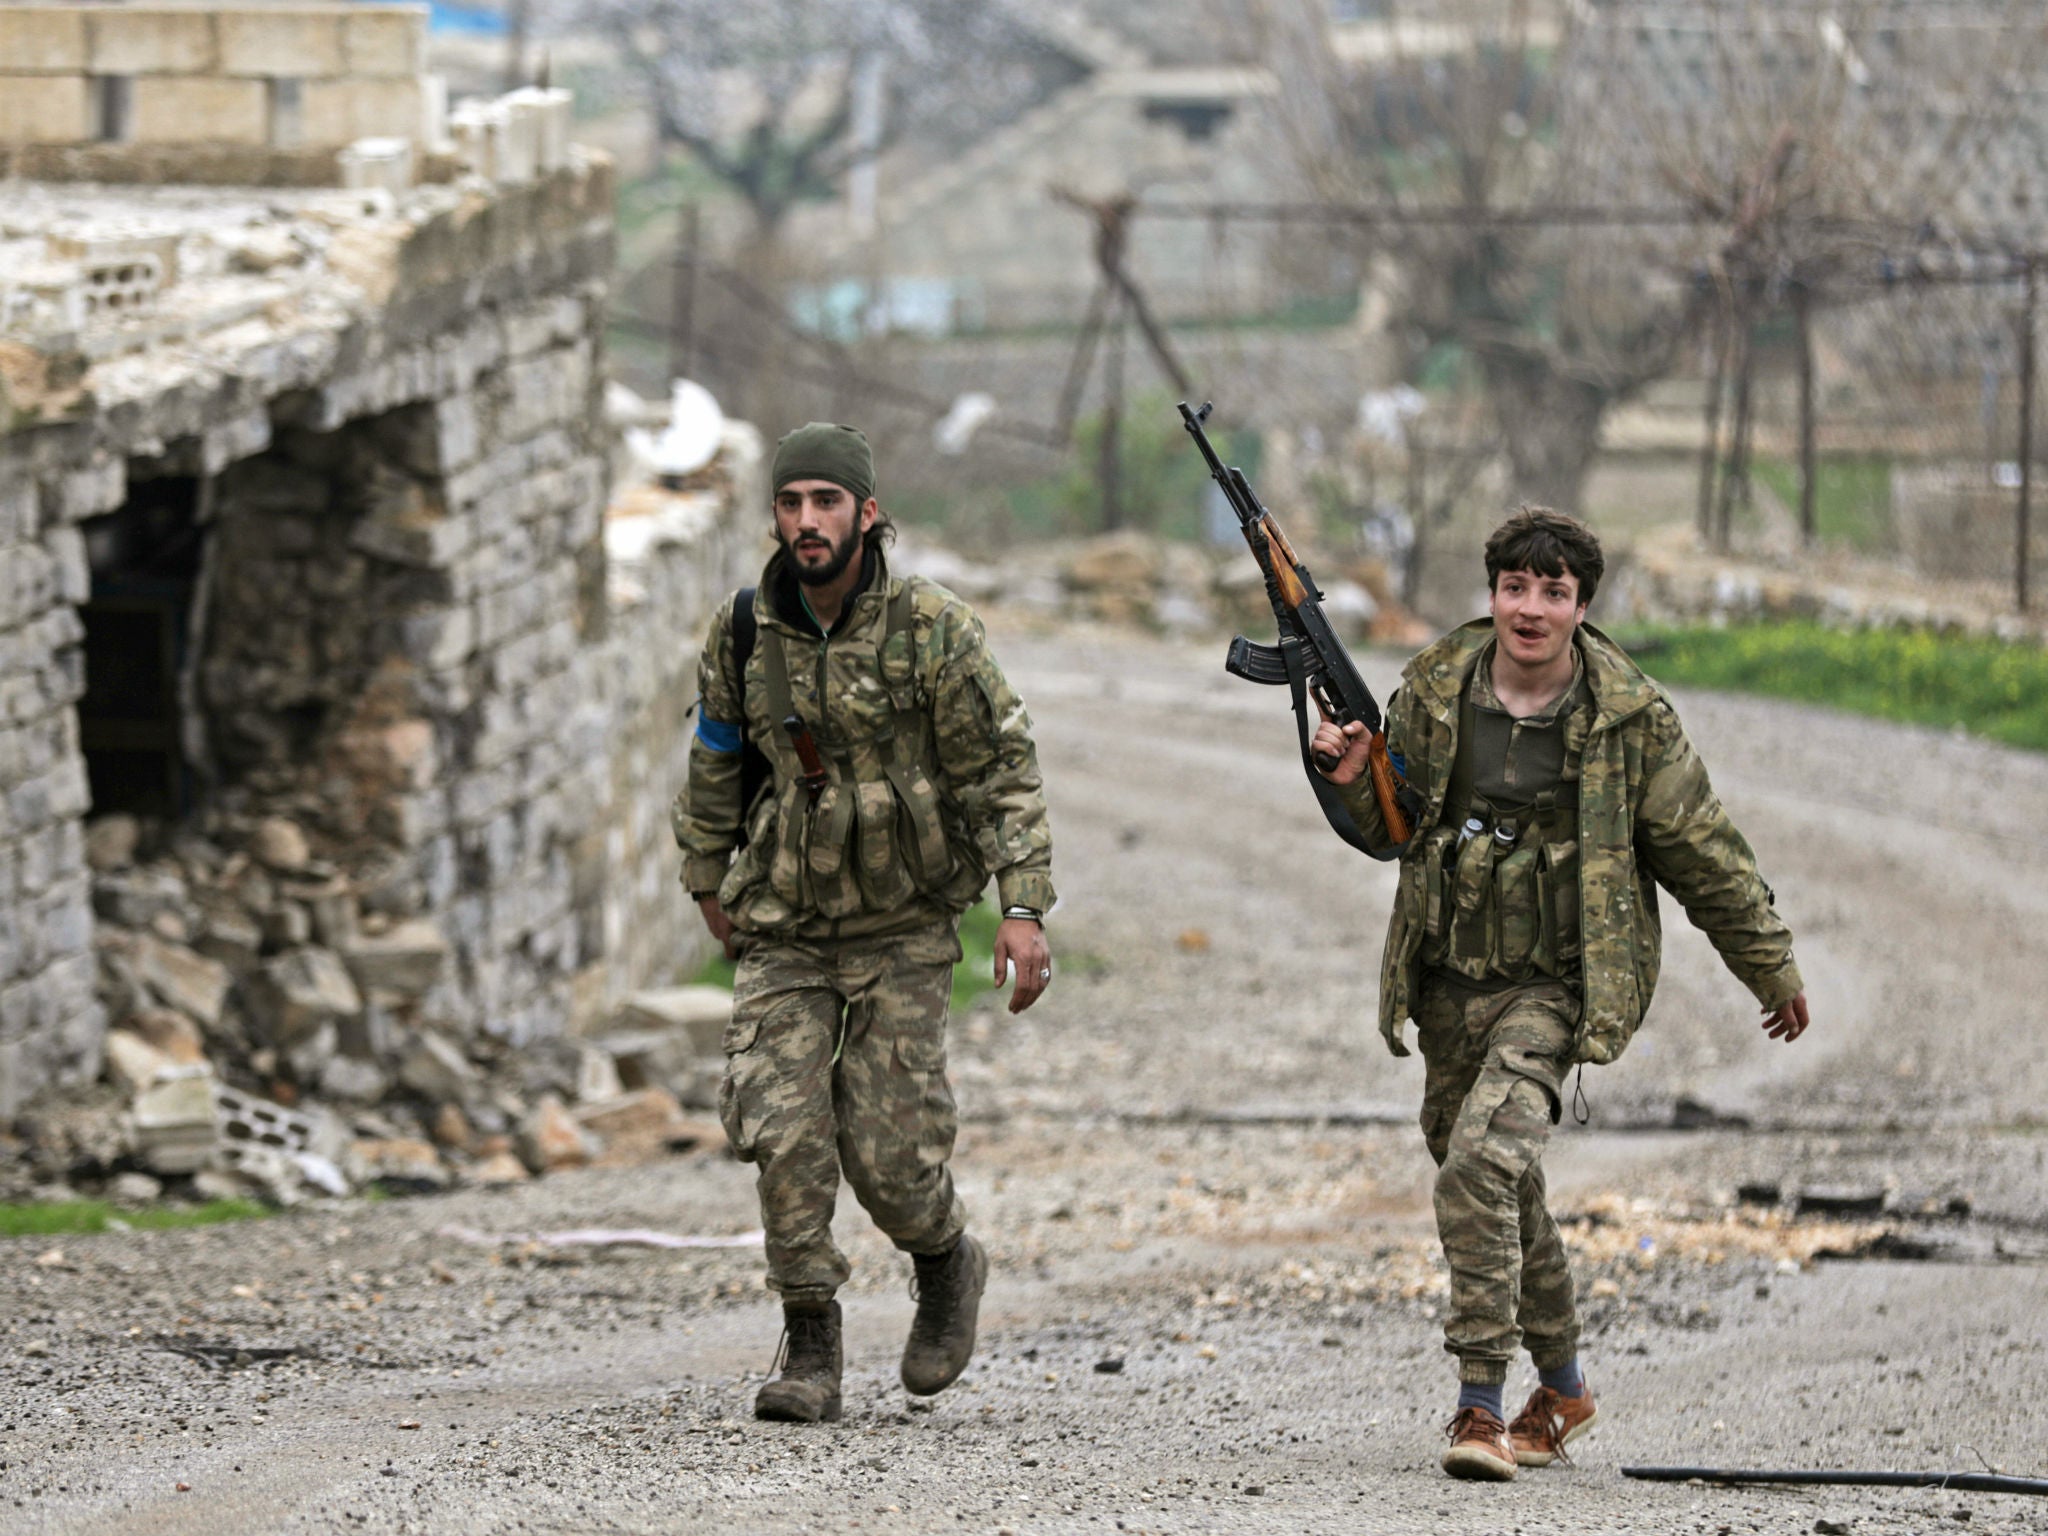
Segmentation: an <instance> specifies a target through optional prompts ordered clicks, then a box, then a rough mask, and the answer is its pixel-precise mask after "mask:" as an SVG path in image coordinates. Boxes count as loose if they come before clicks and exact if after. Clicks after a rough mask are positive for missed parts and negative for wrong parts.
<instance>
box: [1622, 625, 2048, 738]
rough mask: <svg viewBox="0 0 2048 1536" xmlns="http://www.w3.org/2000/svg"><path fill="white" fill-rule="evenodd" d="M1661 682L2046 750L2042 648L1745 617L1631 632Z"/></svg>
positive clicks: (2047, 694)
mask: <svg viewBox="0 0 2048 1536" xmlns="http://www.w3.org/2000/svg"><path fill="white" fill-rule="evenodd" d="M1623 643H1624V644H1625V645H1628V646H1629V648H1630V649H1631V651H1632V652H1633V653H1634V654H1635V655H1636V657H1637V659H1638V660H1640V661H1641V662H1642V665H1643V669H1644V670H1645V671H1647V672H1648V673H1649V674H1650V675H1651V676H1652V677H1655V678H1656V679H1657V680H1658V681H1660V682H1666V683H1679V684H1687V685H1691V686H1694V687H1700V688H1725V689H1730V690H1733V691H1737V692H1743V693H1760V694H1767V695H1770V696H1772V697H1774V698H1782V699H1799V700H1804V701H1806V702H1809V703H1814V704H1832V705H1834V706H1836V707H1838V708H1841V709H1848V710H1853V711H1855V712H1856V713H1858V714H1866V715H1876V716H1878V717H1879V718H1881V719H1885V720H1899V721H1905V722H1909V723H1911V724H1915V725H1933V726H1946V727H1950V728H1954V729H1960V730H1966V731H1969V732H1971V733H1972V734H1974V735H1978V736H1985V737H1988V738H1990V739H1991V740H1993V741H2001V742H2004V743H2006V744H2007V745H2009V746H2015V747H2031V748H2033V749H2034V750H2036V751H2048V651H2044V650H2043V649H2042V648H2041V647H2040V646H2038V645H2029V644H2008V643H2006V642H2003V641H1999V640H1992V639H1983V638H1976V637H1970V636H1951V635H1939V634H1935V633H1933V632H1932V631H1928V630H1896V629H1857V630H1850V629H1828V628H1824V627H1822V626H1821V625H1818V624H1808V623H1787V624H1752V625H1742V626H1738V627H1735V628H1729V629H1662V630H1643V631H1638V632H1636V633H1635V634H1634V635H1633V636H1632V637H1631V638H1630V639H1629V640H1625V641H1624V642H1623Z"/></svg>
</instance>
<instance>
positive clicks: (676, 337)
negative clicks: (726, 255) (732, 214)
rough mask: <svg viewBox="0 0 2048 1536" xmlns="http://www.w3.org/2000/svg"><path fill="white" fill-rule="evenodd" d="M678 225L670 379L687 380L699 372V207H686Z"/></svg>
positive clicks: (672, 289)
mask: <svg viewBox="0 0 2048 1536" xmlns="http://www.w3.org/2000/svg"><path fill="white" fill-rule="evenodd" d="M677 218H678V223H677V226H676V254H675V261H674V266H673V270H672V271H671V273H670V284H671V285H670V291H669V332H668V376H669V377H670V378H671V379H687V378H690V377H692V376H693V375H694V374H695V373H696V370H697V268H698V266H699V265H700V259H701V257H702V256H703V249H702V247H703V220H702V216H701V214H700V213H699V211H698V208H697V204H696V203H695V202H694V201H693V202H688V203H685V204H683V206H682V208H681V210H680V211H679V213H678V215H677Z"/></svg>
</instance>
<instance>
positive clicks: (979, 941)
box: [690, 901, 1002, 1013]
mask: <svg viewBox="0 0 2048 1536" xmlns="http://www.w3.org/2000/svg"><path fill="white" fill-rule="evenodd" d="M1001 922H1002V919H1001V918H1000V917H999V916H997V914H996V909H995V906H994V905H993V904H992V903H990V902H988V901H979V902H976V903H975V904H974V905H973V906H971V907H969V908H968V909H967V911H966V912H965V914H963V915H962V917H961V919H960V961H959V963H958V964H957V965H955V966H954V967H953V1009H954V1011H955V1012H956V1013H957V1012H958V1011H960V1010H961V1009H963V1008H965V1007H966V1006H967V1005H968V1004H970V1003H972V1002H973V1001H974V1000H975V999H976V998H977V997H979V996H981V994H982V993H984V992H986V991H988V990H990V989H991V988H992V987H993V986H994V985H995V983H994V982H993V981H991V980H990V979H989V978H990V976H992V975H993V974H994V972H995V963H996V928H997V926H998V925H999V924H1000V923H1001ZM733 969H734V967H733V963H732V961H730V960H728V959H726V958H725V956H723V955H713V956H712V957H711V958H710V959H709V960H707V961H705V962H704V964H703V966H702V968H701V969H699V970H698V972H697V974H696V975H694V976H692V977H691V978H690V980H691V981H692V982H693V983H694V984H696V985H698V986H703V987H723V988H725V989H726V991H728V992H730V991H731V990H732V975H733Z"/></svg>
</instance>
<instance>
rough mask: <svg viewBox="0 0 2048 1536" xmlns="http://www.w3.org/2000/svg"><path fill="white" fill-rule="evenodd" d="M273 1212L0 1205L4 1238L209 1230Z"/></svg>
mask: <svg viewBox="0 0 2048 1536" xmlns="http://www.w3.org/2000/svg"><path fill="white" fill-rule="evenodd" d="M269 1214H270V1207H268V1206H266V1205H262V1204H259V1203H258V1202H257V1201H254V1200H209V1201H207V1202H206V1203H205V1204H204V1205H168V1206H149V1207H146V1208H144V1209H142V1210H136V1211H123V1210H116V1209H115V1208H114V1207H113V1206H111V1205H109V1204H108V1203H107V1202H106V1201H104V1200H51V1201H47V1202H42V1203H37V1204H26V1205H0V1237H58V1236H68V1235H69V1234H71V1233H74V1232H118V1231H119V1230H120V1229H121V1228H122V1227H123V1226H126V1227H130V1228H132V1229H134V1230H136V1231H139V1232H161V1231H164V1230H165V1229H167V1228H170V1227H210V1226H215V1225H217V1224H218V1223H220V1222H223V1221H254V1220H256V1219H257V1218H258V1217H262V1216H268V1215H269Z"/></svg>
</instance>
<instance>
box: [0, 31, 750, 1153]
mask: <svg viewBox="0 0 2048 1536" xmlns="http://www.w3.org/2000/svg"><path fill="white" fill-rule="evenodd" d="M424 32H425V10H424V8H423V7H415V6H385V5H377V6H370V5H352V4H300V5H293V6H291V7H290V8H288V9H277V10H269V9H262V8H257V7H252V6H239V7H230V8H226V9H216V8H209V9H204V10H201V9H197V8H190V7H172V6H152V5H139V4H138V5H122V6H97V5H82V6H79V5H10V4H0V1121H4V1120H5V1119H6V1118H7V1117H9V1116H11V1115H12V1114H13V1113H14V1112H15V1111H16V1110H17V1109H18V1108H19V1107H20V1106H21V1105H22V1104H23V1103H25V1102H27V1101H29V1100H30V1099H31V1098H32V1097H33V1096H35V1095H36V1094H38V1093H39V1092H42V1091H44V1090H46V1089H49V1088H51V1087H55V1086H62V1085H66V1084H72V1083H77V1082H80V1081H85V1080H89V1079H91V1078H92V1077H93V1076H94V1075H95V1074H96V1073H97V1072H98V1071H99V1070H100V1065H101V1053H102V1050H103V1048H104V1041H105V1033H106V1028H107V1025H108V1023H109V1022H110V1015H111V1016H112V1017H111V1022H114V1023H119V1022H120V1021H121V1020H120V1015H121V1013H122V1012H123V1011H124V1010H131V1009H140V1008H143V1007H145V1006H148V1005H163V1004H172V1005H175V1006H176V1007H179V1008H182V1009H183V1011H184V1013H185V1014H187V1015H189V1016H191V1017H193V1018H195V1019H196V1020H197V1021H198V1023H199V1024H200V1025H201V1026H202V1027H203V1028H205V1029H207V1030H209V1031H211V1030H215V1029H221V1030H227V1029H233V1028H240V1029H243V1030H244V1031H246V1032H253V1033H254V1035H255V1036H256V1038H250V1039H245V1040H243V1041H241V1046H242V1047H244V1048H246V1049H248V1050H251V1051H254V1052H256V1053H257V1058H258V1059H259V1060H260V1061H261V1062H262V1064H263V1067H264V1069H265V1070H264V1077H265V1081H268V1080H270V1079H272V1078H274V1079H275V1080H277V1081H278V1082H281V1083H284V1084H286V1085H292V1084H296V1085H297V1087H298V1089H299V1090H301V1091H313V1092H326V1093H330V1094H332V1095H338V1096H341V1097H350V1096H353V1097H356V1098H357V1099H359V1100H368V1099H373V1098H374V1097H376V1095H377V1094H378V1092H379V1091H380V1090H381V1085H382V1083H383V1081H384V1079H383V1072H384V1070H385V1067H387V1066H388V1065H389V1062H390V1060H391V1056H392V1052H393V1051H394V1050H396V1049H397V1048H398V1045H399V1044H400V1043H402V1042H403V1041H404V1040H405V1039H407V1038H410V1037H414V1036H417V1035H419V1034H422V1033H432V1034H435V1035H437V1036H439V1037H442V1038H452V1039H455V1040H458V1041H500V1042H509V1043H513V1044H518V1043H522V1042H528V1041H533V1040H540V1039H546V1038H549V1037H553V1036H560V1035H562V1034H564V1033H566V1032H572V1031H574V1030H576V1029H579V1028H582V1027H585V1026H587V1025H589V1024H590V1023H591V1022H592V1021H594V1020H599V1019H601V1018H602V1016H603V1014H604V1011H605V1010H606V1009H607V1007H608V1006H609V1005H610V1003H611V1001H612V1000H613V999H614V998H616V997H617V996H618V995H620V994H621V993H622V992H623V991H625V990H627V989H630V988H632V987H634V986H638V985H642V984H644V983H645V982H647V981H649V980H650V979H661V978H662V977H663V976H664V975H665V974H667V973H670V972H672V971H673V970H674V969H675V967H676V966H677V965H678V964H679V963H680V962H681V961H682V960H683V959H684V958H686V956H685V954H684V948H685V946H686V944H687V942H688V929H687V928H686V927H685V925H684V919H685V917H686V915H687V916H689V917H692V918H693V917H694V913H689V914H685V912H684V911H683V908H684V907H685V906H686V905H687V904H686V903H684V902H683V901H681V900H680V899H679V897H678V896H677V894H676V887H675V880H674V872H675V864H674V855H673V845H672V843H671V842H670V840H669V835H668V830H667V813H666V807H667V801H668V799H669V797H670V795H671V793H672V792H673V788H674V784H675V776H676V774H677V773H679V772H680V770H681V761H682V756H681V746H680V743H681V742H682V739H683V732H684V730H685V729H686V727H685V725H684V723H683V722H682V719H681V715H682V710H683V708H684V706H685V705H687V703H688V702H689V696H690V695H691V694H692V693H693V692H694V688H693V686H691V684H690V680H689V676H688V674H689V670H690V668H691V666H692V665H693V662H694V654H695V648H696V647H695V637H696V634H697V632H698V631H699V630H700V629H701V625H702V622H703V618H704V615H705V613H706V612H707V611H708V609H707V606H706V605H707V604H708V603H709V602H710V601H712V600H713V599H715V597H716V595H717V594H718V593H719V592H720V591H721V590H723V589H724V588H726V587H728V586H729V585H731V582H730V581H729V580H728V571H729V568H730V567H731V566H732V565H733V564H734V563H735V558H736V556H738V555H739V553H740V550H739V544H740V541H739V539H738V537H737V535H735V534H733V533H731V532H730V530H729V528H728V525H727V523H726V521H725V519H724V510H725V509H726V508H728V507H729V505H730V503H731V501H732V499H733V498H732V497H731V496H730V495H729V494H720V493H719V492H718V491H717V490H716V489H714V490H713V491H711V492H707V493H705V494H703V495H699V496H697V497H695V498H692V497H689V496H680V497H675V498H670V501H669V503H668V504H666V505H664V506H662V507H660V508H657V509H656V510H655V511H653V512H652V513H648V514H645V515H646V516H648V517H651V518H652V520H653V523H654V524H655V525H657V526H652V527H641V528H639V529H638V530H637V531H636V533H635V536H634V538H633V539H632V541H631V542H632V546H633V549H634V552H635V562H634V564H633V566H632V568H631V569H626V568H624V567H622V566H621V565H620V564H619V563H618V562H615V561H609V560H608V558H607V553H606V537H607V500H608V486H609V479H610V455H611V442H610V439H609V436H608V434H607V431H606V429H605V427H604V416H603V411H602V402H603V396H604V381H603V377H602V359H601V355H600V341H599V334H600V324H601V319H600V312H601V308H602V301H603V298H604V294H605V288H606V282H607V279H608V276H609V273H610V268H611V262H612V254H613V228H612V182H611V177H610V171H609V166H608V163H607V162H605V161H604V160H603V158H602V157H600V156H595V155H592V154H588V153H586V152H584V151H582V150H581V149H579V148H577V147H575V146H573V145H571V144H570V143H569V141H568V101H567V93H566V92H561V91H542V90H527V91H521V92H516V93H513V94H512V95H510V96H508V97H505V98H503V99H501V100H498V101H494V102H484V103H472V104H465V105H462V106H458V107H457V108H456V109H455V110H454V111H453V112H452V113H451V112H448V111H447V109H446V107H445V104H444V102H443V101H442V99H441V97H440V93H439V92H438V91H437V90H436V88H435V84H434V82H432V81H431V80H429V79H428V78H427V77H426V76H425V75H424V73H423V69H422V52H423V43H424ZM731 436H732V441H731V442H730V443H729V445H728V447H729V450H730V451H729V452H728V453H727V455H726V458H725V460H724V461H723V462H724V469H723V472H722V473H723V476H724V478H723V480H722V481H720V482H719V483H720V484H723V485H724V486H726V487H728V488H729V487H731V486H732V485H733V484H734V483H735V481H736V480H737V482H738V483H741V484H744V483H745V476H746V474H747V473H748V470H749V465H750V460H749V456H748V452H747V448H746V443H747V439H746V437H745V434H743V433H733V434H732V435H731ZM742 499H745V500H748V501H750V502H751V503H752V504H754V505H759V504H760V499H759V498H758V496H746V497H743V498H742ZM741 563H744V561H743V560H742V562H741ZM138 841H139V842H140V843H141V844H142V847H141V849H140V850H139V851H137V850H136V849H135V847H134V844H135V843H136V842H138ZM124 844H125V846H124ZM152 858H153V859H155V860H156V862H155V863H151V862H150V861H151V859H152ZM117 928H118V930H119V933H118V937H110V935H112V934H113V930H115V929H117ZM110 976H111V977H112V978H113V980H112V981H111V982H110V980H109V978H110ZM124 988H125V989H126V991H124V990H123V989H124ZM231 999H240V1000H242V1001H243V1002H244V1003H246V1004H247V1006H246V1007H245V1008H244V1009H243V1013H244V1014H245V1020H244V1022H243V1023H241V1024H235V1023H234V1022H233V1021H232V1020H231V1019H227V1018H225V1015H228V1014H232V1013H234V1012H235V1010H236V1007H237V1006H240V1005H239V1004H237V1003H234V1002H232V1001H229V1000H231ZM266 1000H267V1001H266ZM265 1053H267V1054H265Z"/></svg>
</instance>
